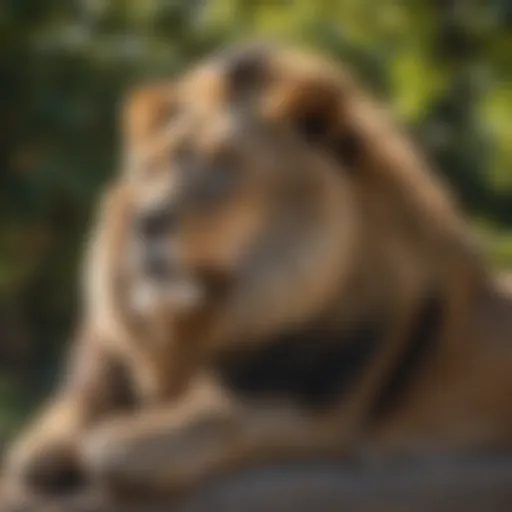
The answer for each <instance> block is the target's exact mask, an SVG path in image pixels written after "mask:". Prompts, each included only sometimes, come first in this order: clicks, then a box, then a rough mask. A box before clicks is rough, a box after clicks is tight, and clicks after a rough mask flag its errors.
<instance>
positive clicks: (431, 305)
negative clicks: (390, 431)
mask: <svg viewBox="0 0 512 512" xmlns="http://www.w3.org/2000/svg"><path fill="white" fill-rule="evenodd" d="M442 321H443V303H442V301H441V300H440V298H439V297H437V296H434V297H432V298H430V299H429V300H428V301H427V302H426V303H425V305H424V306H423V310H422V311H421V313H420V315H419V317H418V319H417V321H416V325H415V326H414V327H413V329H412V332H411V336H410V338H409V340H408V342H407V344H406V348H405V350H404V352H403V353H402V355H401V357H399V359H398V360H397V361H396V363H395V366H394V368H393V370H392V372H391V375H390V378H389V379H388V381H387V383H386V384H385V386H383V387H382V389H381V391H380V393H379V394H378V395H377V397H376V399H375V401H374V405H373V408H372V410H371V414H370V420H371V421H372V422H376V421H379V420H382V419H383V417H384V416H387V415H388V414H390V413H391V412H392V411H393V410H395V409H396V407H398V406H399V405H400V401H401V400H402V399H403V397H404V394H405V392H406V391H407V389H409V388H410V385H411V381H412V380H413V379H414V377H415V375H417V373H418V371H419V370H420V368H421V367H422V365H423V364H424V363H425V361H426V359H427V357H428V355H429V354H431V353H432V350H433V349H434V348H435V341H436V340H437V338H438V334H439V331H440V329H441V326H442Z"/></svg>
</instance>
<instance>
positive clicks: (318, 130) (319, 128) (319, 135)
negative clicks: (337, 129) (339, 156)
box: [296, 112, 330, 144]
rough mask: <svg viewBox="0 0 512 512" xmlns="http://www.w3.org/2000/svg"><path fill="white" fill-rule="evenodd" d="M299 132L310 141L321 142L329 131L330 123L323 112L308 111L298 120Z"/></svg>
mask: <svg viewBox="0 0 512 512" xmlns="http://www.w3.org/2000/svg"><path fill="white" fill-rule="evenodd" d="M296 124H297V129H298V130H299V133H300V134H301V135H302V136H303V137H304V138H305V139H306V140H307V141H308V142H310V143H312V144H317V143H321V142H322V141H323V140H324V139H325V137H326V136H327V133H328V131H329V127H330V123H329V120H328V119H326V116H325V115H324V114H323V113H322V112H307V113H305V114H302V115H301V116H300V117H299V118H298V119H297V121H296Z"/></svg>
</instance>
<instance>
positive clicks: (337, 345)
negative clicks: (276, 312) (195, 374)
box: [216, 322, 383, 408]
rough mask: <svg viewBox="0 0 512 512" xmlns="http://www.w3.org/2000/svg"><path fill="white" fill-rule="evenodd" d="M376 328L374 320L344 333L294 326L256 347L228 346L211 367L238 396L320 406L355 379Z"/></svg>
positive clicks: (375, 341)
mask: <svg viewBox="0 0 512 512" xmlns="http://www.w3.org/2000/svg"><path fill="white" fill-rule="evenodd" d="M382 332H383V329H382V325H381V323H380V322H375V323H364V324H362V325H360V326H358V328H357V329H354V330H353V331H351V332H345V333H335V332H329V331H326V330H325V329H321V328H319V329H318V328H317V329H314V328H313V329H311V328H309V329H305V330H296V331H294V332H289V333H287V334H284V335H281V336H279V338H278V339H276V340H274V341H271V342H265V344H264V345H263V346H260V347H255V348H246V349H240V348H239V349H238V350H237V351H236V352H235V351H229V352H227V353H226V354H224V355H223V356H221V357H220V358H219V360H218V361H217V362H216V369H217V371H218V373H219V375H220V378H221V380H222V382H223V383H224V384H225V385H226V386H227V387H228V388H229V389H230V390H232V391H234V392H235V393H237V394H239V395H240V396H241V397H243V398H248V399H251V398H253V399H254V398H265V397H282V398H287V399H291V400H293V401H294V402H296V403H297V404H299V405H300V406H303V407H307V408H322V407H326V406H328V405H329V404H330V403H332V401H333V400H338V399H340V397H341V396H342V394H343V393H346V392H347V391H348V390H349V389H350V387H351V386H352V385H353V384H354V383H355V381H356V380H357V378H358V377H359V375H360V373H361V371H362V370H363V369H364V368H365V367H366V366H367V365H368V363H369V361H370V359H371V358H372V356H373V355H374V354H375V351H376V349H377V348H378V347H379V345H380V341H381V340H382V338H383V337H382ZM238 346H239V347H240V345H238Z"/></svg>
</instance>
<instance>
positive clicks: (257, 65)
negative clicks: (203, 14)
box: [10, 46, 512, 490]
mask: <svg viewBox="0 0 512 512" xmlns="http://www.w3.org/2000/svg"><path fill="white" fill-rule="evenodd" d="M123 129H124V147H123V166H122V167H123V168H122V170H121V172H120V173H119V175H118V176H117V177H116V178H115V179H114V180H113V183H112V184H111V185H110V187H109V189H108V190H107V192H106V195H105V198H104V201H103V203H102V205H101V208H100V212H99V219H98V221H97V228H96V230H95V232H94V234H93V237H92V240H91V243H90V244H89V251H88V252H89V254H88V258H87V264H86V268H87V271H86V274H85V276H86V277H85V282H84V284H85V301H84V315H83V320H82V322H81V324H80V325H81V328H80V330H79V336H78V339H77V341H76V343H75V348H76V350H77V352H78V354H79V355H78V356H76V357H75V364H74V365H72V369H71V372H70V377H69V379H68V380H67V381H66V384H65V385H63V386H62V388H61V389H60V391H59V393H58V398H57V399H56V401H55V402H54V403H53V404H52V405H51V406H50V408H49V411H47V412H46V413H45V414H44V415H43V417H44V419H43V420H42V421H41V422H40V423H39V424H36V427H35V428H32V429H31V431H30V432H29V433H28V434H27V436H25V437H24V438H22V440H21V442H20V443H18V445H17V446H16V447H15V449H14V451H13V455H12V459H11V460H12V463H11V466H10V467H11V468H12V474H16V475H19V474H22V475H26V474H29V475H32V476H33V475H34V474H35V477H36V478H33V480H36V481H37V480H38V479H39V480H41V481H43V483H44V481H45V480H51V478H50V477H49V476H48V473H45V472H44V471H43V472H41V471H39V472H38V471H37V468H36V470H34V467H36V466H37V465H38V464H39V465H40V467H43V463H42V462H41V460H42V459H45V458H46V461H47V460H48V459H52V458H53V463H54V465H53V467H54V468H55V467H60V468H61V469H62V467H64V469H66V468H67V469H69V464H70V461H74V462H75V463H76V461H77V460H78V461H79V462H81V463H82V465H83V466H85V471H90V472H93V473H95V472H96V473H98V474H99V475H101V476H102V477H103V478H104V479H106V480H107V481H109V479H110V480H112V483H113V484H116V485H119V484H120V483H121V484H125V485H121V487H122V488H123V489H126V484H127V483H128V484H129V486H128V487H131V488H132V489H133V488H139V487H144V488H146V489H147V488H150V489H153V488H154V489H156V488H158V489H159V490H162V488H163V489H167V490H176V489H179V488H183V487H186V486H187V485H191V484H193V483H196V482H197V481H200V480H201V479H203V478H205V477H206V476H208V475H209V474H211V473H216V472H218V471H221V470H225V469H227V468H229V469H233V468H238V467H241V466H242V465H246V464H249V463H251V462H253V461H256V460H258V459H266V460H272V459H273V458H280V457H283V456H291V457H298V456H306V455H314V454H318V453H324V452H327V453H329V454H332V453H345V452H346V451H347V450H350V451H356V452H357V450H358V449H360V448H361V449H362V448H365V450H369V452H370V453H371V452H372V450H373V451H374V452H383V451H384V452H388V451H391V452H393V451H395V452H396V451H403V450H409V451H410V450H427V451H429V450H446V449H448V450H450V449H455V448H458V447H460V446H464V447H465V448H467V447H480V446H482V445H488V444H502V445H507V444H508V442H509V441H510V439H511V433H512V408H511V407H510V406H509V403H508V402H509V398H508V397H509V396H510V395H509V394H510V392H511V391H512V372H511V370H512V346H511V345H510V342H509V338H510V335H511V334H512V325H511V323H512V320H509V318H511V315H510V304H509V302H508V298H507V297H506V296H505V293H504V292H502V291H500V290H499V289H498V288H497V287H495V285H494V284H493V283H492V282H491V278H490V277H489V276H488V275H487V272H486V269H485V266H484V265H483V263H482V261H481V260H480V258H479V257H478V255H477V254H476V253H475V251H474V248H473V246H472V242H471V240H470V238H469V236H468V229H467V226H466V224H465V222H464V221H463V220H462V219H461V217H460V215H459V213H458V211H457V208H456V206H455V205H454V203H453V200H452V198H451V197H450V194H449V193H448V192H447V190H446V187H445V185H444V184H443V183H442V181H441V180H440V179H439V178H438V177H436V176H435V175H434V173H433V172H432V171H431V170H430V168H429V165H428V164H427V163H426V162H425V161H424V159H423V158H422V157H421V156H420V154H419V152H418V151H417V150H416V149H415V148H414V147H413V146H412V144H411V143H410V142H409V141H408V139H407V138H406V137H405V136H404V135H403V134H402V133H400V130H399V129H398V128H397V126H396V123H394V122H393V121H392V120H391V119H390V116H389V114H388V113H387V112H386V111H385V110H384V109H383V108H382V107H381V106H380V105H378V104H376V103H375V102H373V101H372V100H371V99H370V97H369V95H368V94H367V93H366V92H365V91H364V90H363V88H362V87H361V86H360V84H358V83H357V82H356V81H355V79H354V78H353V77H352V76H351V75H350V74H349V73H348V72H347V71H346V70H344V69H340V67H339V66H338V65H334V64H333V63H331V62H329V61H324V60H322V59H320V58H318V57H316V56H311V55H308V54H306V53H303V52H295V51H291V50H288V49H283V48H275V47H274V48H270V49H269V48H266V47H264V46H263V47H259V46H254V47H250V48H242V49H235V50H234V51H231V52H227V53H222V54H220V55H218V56H215V57H214V58H212V59H210V60H208V61H206V62H205V63H202V64H200V65H198V66H197V67H196V68H195V69H193V70H192V71H191V72H189V73H188V74H186V75H184V76H182V77H181V78H179V79H178V80H176V81H174V82H172V83H169V84H165V83H164V84H158V85H150V86H147V87H144V88H142V89H140V90H138V91H135V92H134V93H133V94H131V95H130V96H129V97H128V99H127V102H126V105H125V108H124V119H123ZM222 172H228V173H232V174H234V176H229V177H228V178H227V179H228V180H230V179H233V180H234V181H233V183H232V184H229V183H228V184H227V185H226V187H227V189H226V191H224V192H223V189H222V188H221V189H220V190H219V193H218V196H215V195H213V196H210V195H209V194H211V191H209V190H208V184H209V183H210V182H211V186H212V187H218V186H224V185H222V184H221V185H219V184H218V183H216V182H215V180H216V179H217V178H216V174H217V173H222ZM192 173H196V174H197V177H196V178H194V180H192V182H193V184H192V185H190V186H191V187H192V188H191V189H189V188H187V186H186V185H185V184H187V183H189V181H190V180H191V175H192ZM211 180H213V181H211ZM194 186H195V187H199V188H197V190H196V189H194V188H193V187H194ZM201 187H203V189H202V188H201ZM204 187H206V189H204ZM190 190H192V192H190ZM205 190H206V192H205ZM194 191H195V192H194ZM204 194H206V196H204ZM162 206H165V207H172V208H175V209H176V212H177V215H176V219H175V220H174V222H173V226H172V229H171V228H169V232H168V233H166V234H165V236H163V237H162V238H161V240H159V249H158V250H160V251H162V254H164V255H165V257H168V258H169V265H170V266H171V267H172V271H173V274H172V276H171V277H170V278H165V279H161V280H158V282H157V283H156V284H155V283H154V282H153V281H151V280H149V279H148V277H147V276H146V275H145V273H144V271H143V270H142V267H141V257H143V256H141V254H142V255H144V254H145V251H146V250H147V247H145V245H144V243H145V242H144V240H143V239H141V238H140V237H139V236H138V234H137V230H136V229H135V228H134V226H136V225H137V219H138V218H139V217H140V216H141V215H143V214H144V213H145V212H147V211H151V209H154V208H161V207H162ZM432 299H434V300H435V303H436V305H438V307H439V311H438V313H436V314H437V317H436V322H437V323H436V326H435V328H432V330H429V331H428V334H427V335H425V336H426V342H427V343H428V345H429V346H430V345H431V346H430V349H429V350H428V351H427V352H426V354H424V355H422V356H421V359H422V360H421V361H420V363H421V364H418V366H417V367H416V366H415V367H414V368H413V375H412V376H409V377H408V379H407V380H406V381H405V380H404V379H402V380H403V381H404V382H403V383H402V384H403V385H402V387H403V388H404V389H400V395H399V396H393V397H392V401H393V403H392V404H391V406H390V408H389V410H388V412H387V413H386V414H384V415H381V416H379V417H376V416H374V415H373V412H374V411H373V409H374V408H375V407H377V408H378V407H379V404H378V403H376V402H378V401H379V396H380V394H381V391H382V390H383V389H384V388H385V387H386V386H387V385H388V384H389V382H390V381H391V380H392V379H393V378H395V380H396V379H397V372H399V370H397V361H399V360H400V358H403V354H404V353H406V352H407V351H408V349H409V348H410V347H409V345H410V344H411V343H412V344H413V343H414V342H415V338H417V339H419V338H420V337H421V336H423V333H422V332H420V331H421V330H424V329H427V328H428V327H429V326H424V327H421V325H422V324H421V322H419V321H418V319H419V318H421V317H422V314H423V312H424V311H425V304H428V303H429V301H431V300H432ZM436 311H437V310H436ZM427 318H430V317H427ZM428 321H429V320H427V322H428ZM369 324H371V325H376V326H377V333H376V335H377V336H378V337H379V338H381V341H380V343H378V344H376V345H375V346H374V348H372V350H371V352H370V351H369V349H368V351H369V353H368V357H366V356H365V358H364V359H361V361H364V365H362V366H363V367H362V368H361V372H360V374H358V375H357V377H356V378H354V379H353V380H354V382H351V383H350V389H349V392H347V393H343V396H342V395H341V393H340V395H339V397H338V398H336V397H334V399H333V400H330V401H329V402H328V404H327V405H326V406H324V407H322V408H321V409H320V410H318V409H315V408H314V407H312V408H311V409H309V408H308V407H301V406H297V405H296V404H294V403H293V400H290V401H288V400H287V399H286V397H284V398H283V397H282V396H277V395H276V397H275V400H272V396H271V397H268V396H265V397H264V398H265V400H259V399H258V397H256V399H254V400H253V399H252V398H247V397H245V396H242V395H238V394H237V389H230V388H229V386H226V385H225V382H224V381H223V380H222V379H221V378H220V376H219V372H222V370H219V368H222V367H219V366H217V365H216V364H215V363H216V361H217V358H218V357H219V356H220V355H222V354H228V356H229V357H230V358H231V359H230V360H234V363H231V364H234V365H236V364H237V361H238V359H237V358H238V357H239V355H240V354H243V353H245V354H249V356H248V357H247V356H244V357H242V356H240V364H242V363H241V361H242V360H244V364H247V359H248V358H249V359H250V358H251V357H252V356H251V354H252V353H253V352H251V351H253V350H255V352H254V353H257V350H256V348H257V347H263V348H265V347H268V348H269V350H270V352H267V353H269V354H272V352H271V346H272V344H275V343H277V340H279V339H280V336H281V335H283V334H286V333H289V332H299V333H300V332H306V331H312V330H313V331H314V332H315V333H316V332H317V331H318V327H319V326H322V329H324V328H325V329H326V330H327V331H328V332H329V333H330V334H329V336H330V337H331V338H332V339H334V340H335V343H338V344H340V346H339V347H337V348H338V349H339V350H338V352H337V354H339V353H343V347H342V345H343V344H344V343H349V341H347V340H348V339H349V338H350V337H351V334H350V333H353V332H357V330H358V329H360V328H361V326H366V325H369ZM418 325H419V326H420V327H419V328H418V327H417V326H418ZM315 329H316V330H315ZM430 338H433V339H430ZM294 339H295V338H293V337H292V340H294ZM298 339H300V336H298ZM317 341H318V340H314V341H311V343H309V344H308V342H307V339H306V344H305V345H304V343H303V342H304V340H301V343H302V345H301V349H300V350H301V357H306V360H307V359H308V358H309V357H310V358H311V365H313V364H314V361H315V352H316V351H317V350H318V349H319V346H321V345H322V340H321V339H320V342H319V343H317ZM290 347H291V348H290ZM372 347H373V345H372ZM363 349H364V347H363ZM287 350H289V352H286V353H284V355H283V354H280V357H283V358H293V357H294V350H293V345H291V346H290V345H287ZM259 353H260V354H261V352H259ZM230 354H231V355H230ZM284 360H285V361H286V359H284ZM411 361H412V359H411ZM323 364H324V363H323ZM411 364H412V363H411ZM116 365H117V366H121V367H122V368H123V371H124V373H125V376H127V377H128V381H129V382H130V385H131V388H130V389H131V390H132V392H133V397H132V398H133V401H134V402H135V403H136V404H137V410H136V412H134V411H133V410H132V411H131V412H128V413H127V415H126V416H123V417H122V418H121V419H119V418H113V419H112V420H111V421H106V422H105V421H102V422H100V421H99V420H100V419H104V418H107V417H109V418H110V417H112V416H114V415H115V414H114V413H115V411H116V410H117V406H118V404H119V403H120V402H119V400H118V399H117V397H118V393H117V392H114V390H116V389H117V387H119V381H118V380H117V378H115V377H114V376H113V375H114V373H113V371H112V368H113V367H114V366H116ZM283 371H284V370H283ZM260 373H261V374H262V375H259V377H261V378H262V379H264V378H265V372H264V371H263V372H260ZM285 377H286V376H285ZM288 391H289V390H288ZM291 393H292V394H293V389H292V390H291ZM100 395H101V397H100ZM105 397H107V398H105ZM205 397H206V398H205ZM269 398H270V399H269ZM291 398H293V397H291ZM100 423H101V425H99V424H100ZM42 424H44V426H41V425H42ZM96 425H99V426H96ZM63 432H65V435H63ZM63 454H64V456H63ZM56 458H59V460H60V462H59V464H60V466H59V464H57V463H55V459H56ZM48 467H49V466H48ZM41 473H43V475H42V476H41Z"/></svg>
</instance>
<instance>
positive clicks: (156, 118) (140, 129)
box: [121, 84, 174, 154]
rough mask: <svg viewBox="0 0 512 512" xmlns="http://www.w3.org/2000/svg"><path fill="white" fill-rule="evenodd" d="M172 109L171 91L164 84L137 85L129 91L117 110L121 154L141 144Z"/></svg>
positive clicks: (169, 115) (163, 121)
mask: <svg viewBox="0 0 512 512" xmlns="http://www.w3.org/2000/svg"><path fill="white" fill-rule="evenodd" d="M173 110H174V101H173V93H172V90H171V87H170V86H169V85H168V84H150V85H145V86H140V87H138V88H136V89H134V90H132V91H131V92H129V93H128V94H127V95H126V97H125V101H124V105H123V106H122V111H121V116H122V119H121V124H122V138H123V146H124V152H125V154H129V153H131V152H133V151H134V150H137V149H138V148H140V147H143V146H144V144H145V143H146V142H147V141H148V140H149V139H150V138H151V136H153V135H154V134H155V133H156V132H157V131H158V130H159V129H160V128H161V127H163V126H164V125H165V123H166V122H167V121H168V120H169V119H170V117H171V116H172V112H173Z"/></svg>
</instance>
